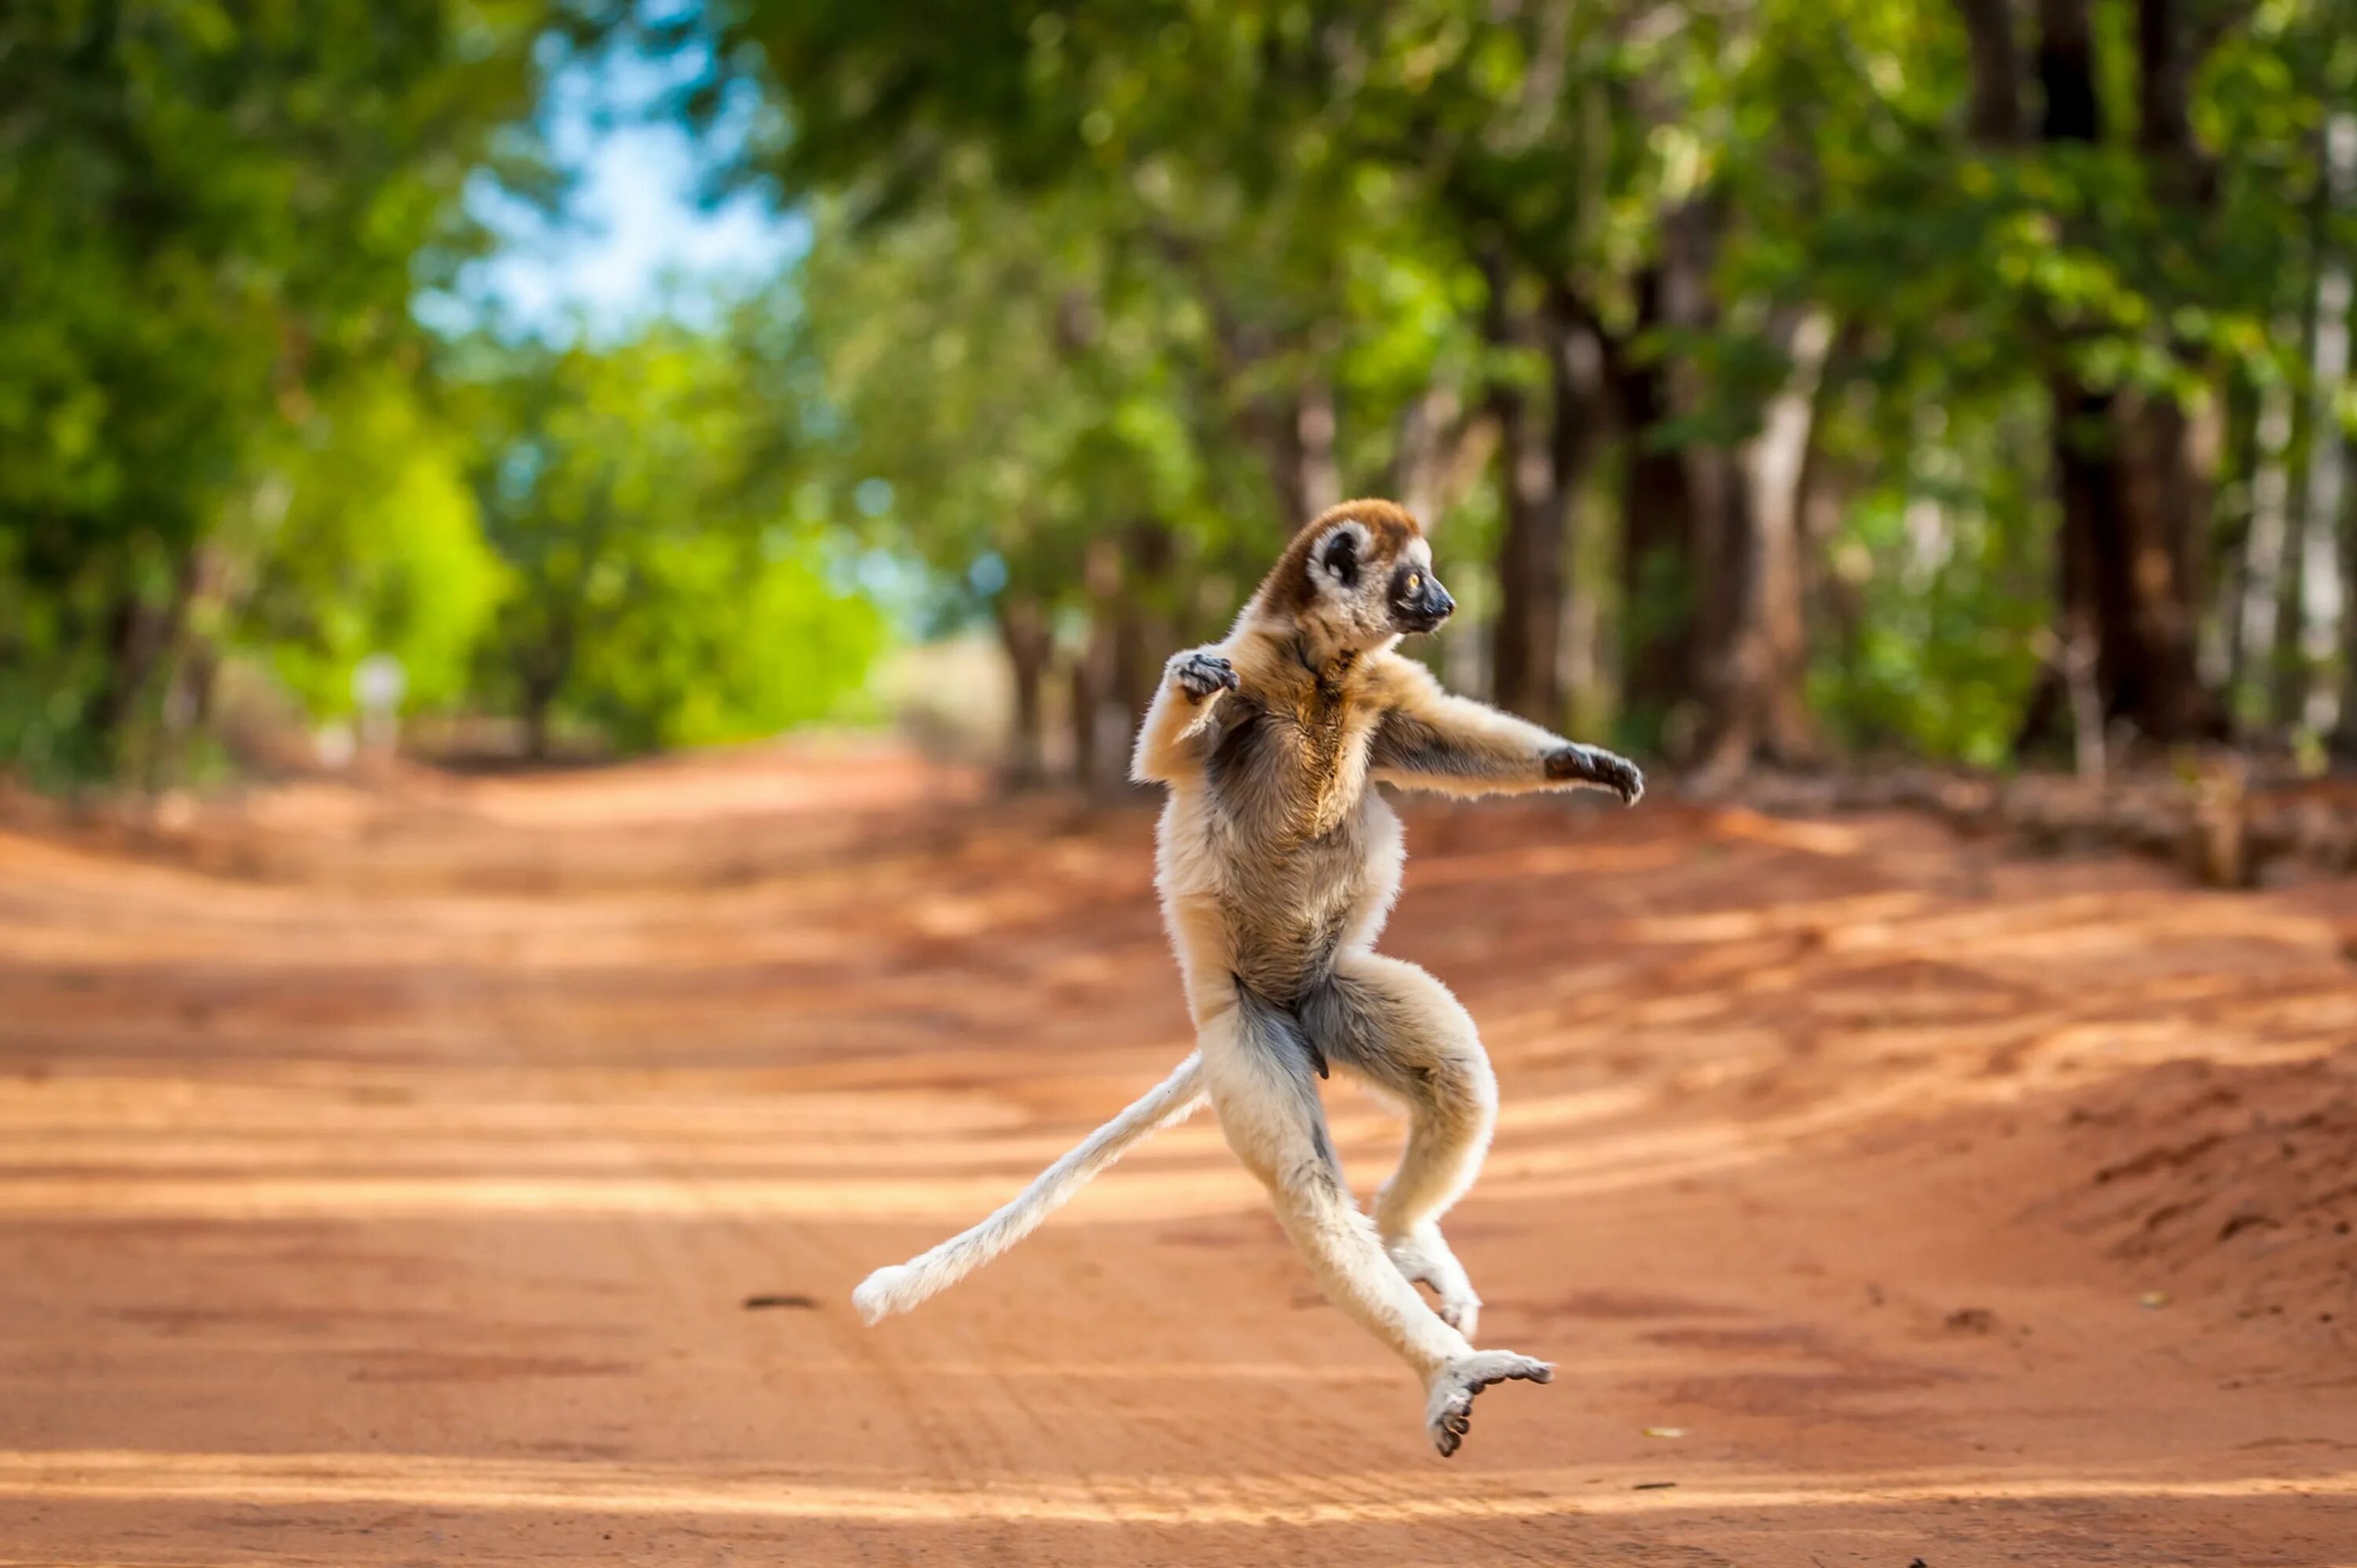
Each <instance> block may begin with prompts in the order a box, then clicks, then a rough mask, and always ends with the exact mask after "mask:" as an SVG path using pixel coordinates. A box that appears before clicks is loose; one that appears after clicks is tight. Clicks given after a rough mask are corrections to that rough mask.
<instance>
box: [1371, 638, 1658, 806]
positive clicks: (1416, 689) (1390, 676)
mask: <svg viewBox="0 0 2357 1568" xmlns="http://www.w3.org/2000/svg"><path fill="white" fill-rule="evenodd" d="M1393 662H1394V666H1395V667H1394V669H1392V670H1389V671H1386V672H1385V674H1386V679H1385V681H1384V706H1383V717H1382V718H1381V719H1380V720H1379V721H1377V724H1376V726H1375V736H1374V742H1373V746H1372V750H1371V751H1370V753H1369V756H1368V767H1369V768H1370V769H1371V770H1372V772H1373V774H1374V776H1375V778H1377V779H1380V780H1382V781H1383V782H1384V783H1386V784H1393V785H1396V786H1398V787H1400V788H1402V789H1435V790H1439V791H1441V792H1443V793H1446V794H1451V795H1489V794H1497V793H1502V792H1520V791H1524V790H1531V789H1583V788H1584V789H1609V790H1611V791H1612V792H1613V793H1614V794H1616V795H1618V796H1620V800H1621V802H1622V803H1623V804H1624V805H1631V806H1633V805H1635V804H1636V803H1637V798H1638V797H1639V796H1641V795H1642V794H1643V793H1644V792H1645V776H1644V775H1643V774H1642V773H1641V772H1639V771H1638V769H1637V766H1636V764H1634V763H1632V762H1631V761H1629V760H1628V759H1627V758H1625V757H1616V756H1614V755H1613V754H1612V753H1611V752H1609V751H1606V750H1604V749H1603V748H1602V747H1600V746H1581V745H1579V744H1578V743H1577V742H1575V741H1568V740H1566V739H1564V738H1563V737H1562V736H1558V735H1555V734H1553V733H1551V732H1549V731H1547V730H1544V729H1542V728H1540V727H1539V726H1538V725H1534V724H1531V723H1529V722H1527V721H1526V720H1523V719H1519V718H1516V717H1515V716H1514V715H1513V714H1508V713H1501V712H1500V711H1499V710H1498V709H1496V708H1493V707H1491V706H1490V705H1489V704H1488V703H1477V702H1474V701H1473V700H1472V699H1471V698H1469V697H1459V696H1455V695H1452V694H1451V693H1448V692H1446V691H1443V690H1442V689H1441V686H1440V682H1437V681H1436V680H1434V679H1433V677H1432V674H1431V672H1430V671H1426V669H1425V668H1424V667H1423V666H1422V665H1420V664H1416V663H1414V662H1413V661H1411V660H1405V659H1401V660H1394V661H1393Z"/></svg>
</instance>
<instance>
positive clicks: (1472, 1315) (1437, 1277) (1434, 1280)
mask: <svg viewBox="0 0 2357 1568" xmlns="http://www.w3.org/2000/svg"><path fill="white" fill-rule="evenodd" d="M1383 1251H1386V1252H1388V1253H1390V1254H1391V1260H1392V1266H1393V1267H1394V1268H1396V1269H1397V1270H1399V1272H1400V1273H1401V1275H1402V1276H1403V1277H1405V1279H1406V1281H1407V1283H1410V1284H1412V1285H1430V1286H1431V1287H1432V1294H1434V1295H1436V1296H1437V1297H1438V1298H1439V1300H1438V1302H1437V1304H1436V1305H1435V1306H1434V1308H1433V1310H1434V1311H1436V1312H1437V1313H1438V1314H1439V1315H1440V1321H1442V1322H1443V1323H1446V1324H1447V1325H1448V1326H1449V1327H1451V1328H1454V1329H1455V1330H1457V1332H1458V1333H1459V1334H1462V1335H1463V1336H1465V1337H1466V1338H1468V1339H1470V1338H1472V1337H1473V1334H1474V1330H1475V1329H1477V1328H1478V1327H1479V1326H1480V1322H1481V1298H1480V1295H1479V1294H1475V1292H1474V1289H1473V1282H1472V1280H1471V1279H1469V1277H1467V1275H1466V1273H1465V1265H1464V1264H1462V1263H1460V1262H1458V1261H1457V1254H1456V1253H1454V1252H1451V1251H1449V1250H1448V1243H1447V1242H1446V1241H1443V1240H1441V1239H1440V1238H1439V1236H1438V1235H1437V1234H1436V1235H1430V1236H1394V1237H1390V1238H1388V1239H1387V1240H1385V1241H1384V1242H1383Z"/></svg>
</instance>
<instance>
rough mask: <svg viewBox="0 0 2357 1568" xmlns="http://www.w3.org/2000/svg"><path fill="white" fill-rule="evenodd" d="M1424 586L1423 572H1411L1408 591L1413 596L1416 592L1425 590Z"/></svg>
mask: <svg viewBox="0 0 2357 1568" xmlns="http://www.w3.org/2000/svg"><path fill="white" fill-rule="evenodd" d="M1423 586H1424V574H1423V573H1421V572H1410V573H1409V574H1408V575H1407V591H1408V592H1409V593H1411V594H1413V593H1415V592H1417V591H1419V590H1420V589H1422V588H1423Z"/></svg>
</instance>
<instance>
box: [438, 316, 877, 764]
mask: <svg viewBox="0 0 2357 1568" xmlns="http://www.w3.org/2000/svg"><path fill="white" fill-rule="evenodd" d="M457 360H458V361H459V372H458V373H459V375H460V376H461V377H462V378H463V379H462V380H461V381H460V382H459V385H458V387H457V392H456V394H455V395H456V397H457V401H458V402H459V403H460V405H461V407H462V408H463V409H464V411H465V423H466V424H467V427H468V429H469V430H470V431H472V432H473V433H474V435H475V449H474V453H473V460H472V463H471V465H470V476H469V477H470V482H471V486H472V489H473V493H474V496H475V498H476V500H477V504H478V506H479V511H480V516H481V520H482V531H483V535H484V537H485V538H486V539H487V540H488V541H489V543H490V548H491V550H492V551H494V552H495V553H497V556H498V558H499V560H500V562H501V563H502V564H503V565H504V567H505V574H506V578H507V591H506V592H505V593H504V594H503V595H502V596H501V598H500V604H499V607H498V612H497V614H496V616H495V617H494V618H493V619H492V621H491V624H490V626H489V627H488V628H485V630H484V632H483V635H482V638H481V639H480V642H479V661H480V683H479V691H480V692H481V693H483V694H484V696H486V697H487V698H489V699H490V701H491V702H492V703H495V704H496V705H497V706H498V707H500V709H502V710H503V711H512V712H515V713H517V714H521V715H522V718H523V720H524V722H525V725H526V727H527V731H528V733H529V735H530V736H531V747H532V749H533V751H534V752H535V753H539V752H542V751H544V750H545V749H546V748H547V744H548V741H549V738H550V735H551V730H552V726H555V725H566V724H570V725H574V726H576V727H578V728H580V729H583V730H586V731H587V732H588V733H590V734H592V735H597V736H604V737H606V738H607V739H608V740H610V741H611V742H613V743H615V744H619V745H621V746H630V747H651V746H683V745H694V744H701V743H706V742H714V741H725V740H741V739H747V738H750V737H753V736H761V735H767V734H772V733H775V732H776V731H778V730H780V729H783V728H785V727H787V726H788V725H792V724H795V723H799V722H802V721H806V720H810V719H815V718H822V717H824V716H826V715H828V714H830V713H832V712H834V710H835V709H836V708H837V707H838V706H839V705H840V704H841V703H842V701H843V699H844V698H845V695H846V694H847V693H849V692H850V691H852V690H854V689H856V686H857V685H858V683H859V682H860V680H861V678H862V676H864V674H865V673H866V667H867V664H868V662H869V660H871V659H872V658H873V656H874V654H875V653H876V651H877V648H878V647H879V646H880V643H881V640H882V634H883V625H882V620H881V618H880V616H879V614H878V613H877V609H876V608H875V607H874V606H873V605H871V604H869V603H868V602H867V601H866V600H865V599H862V598H859V597H857V596H853V595H851V594H848V593H846V592H844V591H842V590H840V589H838V588H836V587H834V586H832V585H830V583H829V580H828V576H827V573H826V571H825V562H824V559H823V552H824V546H825V542H824V541H823V539H822V538H820V537H819V536H818V535H817V533H816V532H814V531H813V529H811V528H810V527H809V526H807V525H806V524H803V523H801V522H798V521H797V520H796V517H795V514H794V510H793V506H792V504H791V496H790V494H789V493H788V491H787V489H786V486H787V481H788V478H789V477H790V475H791V472H792V470H791V467H790V466H789V462H788V453H789V446H788V439H787V438H788V435H789V432H788V430H787V428H786V427H785V424H784V423H783V421H784V420H785V418H786V411H785V410H784V408H783V407H782V406H781V405H780V403H779V402H778V400H777V399H775V398H774V397H771V396H766V395H764V394H765V383H766V381H767V380H768V374H769V373H768V371H766V369H765V368H764V366H763V365H762V364H760V363H759V362H758V361H757V360H755V359H754V358H753V357H752V356H750V355H748V353H746V352H744V351H743V350H742V349H740V348H739V347H738V345H737V343H736V342H734V341H732V340H731V339H730V338H726V337H712V336H705V335H698V334H693V333H689V332H686V331H683V330H681V329H679V328H666V327H657V328H652V329H651V330H650V331H649V332H648V333H647V334H646V335H645V336H644V337H642V338H640V339H638V340H636V341H633V342H629V343H625V344H622V345H619V346H617V347H613V348H604V349H587V348H579V347H576V348H572V349H534V348H522V349H518V348H513V347H503V346H500V345H498V344H494V343H489V342H476V343H469V344H463V345H460V346H459V351H458V353H457Z"/></svg>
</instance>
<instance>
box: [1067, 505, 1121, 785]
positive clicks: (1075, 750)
mask: <svg viewBox="0 0 2357 1568" xmlns="http://www.w3.org/2000/svg"><path fill="white" fill-rule="evenodd" d="M1122 575H1123V574H1122V569H1121V546H1120V543H1119V542H1118V541H1117V540H1115V539H1114V538H1111V537H1100V538H1097V539H1093V540H1092V541H1090V542H1089V547H1088V550H1087V553H1086V554H1085V555H1084V556H1083V558H1082V564H1081V586H1082V590H1083V591H1084V592H1085V593H1086V594H1087V595H1088V600H1089V629H1088V639H1087V641H1086V642H1084V643H1083V644H1082V647H1081V651H1080V656H1079V657H1078V658H1077V659H1075V660H1072V705H1071V714H1070V715H1069V717H1070V719H1071V726H1072V781H1073V782H1074V783H1076V784H1078V785H1079V786H1080V787H1081V789H1082V792H1083V793H1086V794H1089V795H1092V796H1098V797H1103V796H1107V795H1111V794H1114V793H1115V792H1117V791H1118V790H1119V789H1121V786H1122V780H1123V779H1124V777H1125V775H1126V773H1127V771H1128V768H1127V763H1128V760H1129V759H1128V757H1125V755H1124V754H1123V751H1122V740H1123V739H1124V738H1125V734H1126V732H1127V730H1128V727H1129V725H1128V719H1127V715H1126V714H1124V713H1123V712H1122V709H1121V703H1120V698H1119V697H1118V695H1117V694H1116V692H1115V689H1114V688H1115V682H1116V679H1117V677H1118V672H1119V668H1120V649H1119V646H1118V643H1119V628H1120V625H1121V620H1122V594H1121V587H1122Z"/></svg>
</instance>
